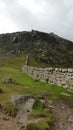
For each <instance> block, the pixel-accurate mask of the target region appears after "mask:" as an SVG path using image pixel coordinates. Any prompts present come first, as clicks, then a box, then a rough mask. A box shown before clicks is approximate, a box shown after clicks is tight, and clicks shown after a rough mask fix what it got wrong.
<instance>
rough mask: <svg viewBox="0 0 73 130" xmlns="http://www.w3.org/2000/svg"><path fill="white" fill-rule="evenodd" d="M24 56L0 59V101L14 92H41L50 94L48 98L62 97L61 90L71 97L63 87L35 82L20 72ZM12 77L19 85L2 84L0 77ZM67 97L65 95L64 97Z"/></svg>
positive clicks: (6, 98)
mask: <svg viewBox="0 0 73 130" xmlns="http://www.w3.org/2000/svg"><path fill="white" fill-rule="evenodd" d="M24 61H25V59H24V57H11V58H10V59H0V88H2V89H3V91H4V93H3V94H0V103H4V102H6V101H8V100H10V97H11V96H12V95H16V94H33V95H35V96H39V95H41V94H50V95H51V96H50V97H49V98H53V99H55V98H59V97H60V98H62V96H61V92H66V93H70V94H71V97H68V98H71V99H73V93H72V92H69V91H67V90H65V89H64V88H61V87H58V86H54V85H48V84H46V83H42V82H37V81H35V80H34V79H32V78H31V77H29V76H27V75H26V74H24V73H22V72H21V67H22V65H23V64H24ZM8 76H9V77H13V78H14V79H15V80H16V81H17V82H19V85H16V84H4V83H2V79H3V78H4V77H8ZM66 98H67V97H66Z"/></svg>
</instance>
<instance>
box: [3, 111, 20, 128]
mask: <svg viewBox="0 0 73 130" xmlns="http://www.w3.org/2000/svg"><path fill="white" fill-rule="evenodd" d="M17 129H18V125H17V123H16V121H15V119H14V118H12V117H9V116H7V115H5V114H4V113H3V112H2V111H0V130H17Z"/></svg>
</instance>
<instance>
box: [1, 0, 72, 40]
mask: <svg viewBox="0 0 73 130" xmlns="http://www.w3.org/2000/svg"><path fill="white" fill-rule="evenodd" d="M3 1H4V2H5V4H6V7H7V11H8V15H9V17H10V18H11V20H12V21H13V22H14V23H15V24H16V25H17V27H18V30H25V29H38V30H40V31H45V32H54V33H56V34H58V35H60V36H63V37H65V38H67V39H70V40H73V26H72V23H73V1H72V0H34V1H35V3H38V4H39V5H40V7H41V6H42V3H44V10H43V13H41V12H39V13H37V14H35V13H32V12H31V11H30V10H29V9H28V8H24V7H23V6H21V5H19V4H18V3H17V0H3ZM24 1H25V0H24ZM28 1H29V2H31V0H28Z"/></svg>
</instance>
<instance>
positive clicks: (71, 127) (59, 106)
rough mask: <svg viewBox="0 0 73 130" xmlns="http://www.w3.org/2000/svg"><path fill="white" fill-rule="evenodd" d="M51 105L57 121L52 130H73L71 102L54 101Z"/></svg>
mask: <svg viewBox="0 0 73 130" xmlns="http://www.w3.org/2000/svg"><path fill="white" fill-rule="evenodd" d="M51 105H52V112H53V113H54V115H55V117H56V119H57V122H56V123H55V125H54V127H53V128H54V129H53V130H73V102H68V101H55V102H53V103H51Z"/></svg>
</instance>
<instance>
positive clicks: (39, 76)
mask: <svg viewBox="0 0 73 130" xmlns="http://www.w3.org/2000/svg"><path fill="white" fill-rule="evenodd" d="M22 72H24V73H27V74H29V75H30V76H32V77H33V78H34V79H36V80H39V81H43V82H47V83H49V84H54V85H58V86H63V87H64V88H67V89H70V90H73V69H71V68H68V69H63V68H37V67H31V66H24V67H23V68H22Z"/></svg>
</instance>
